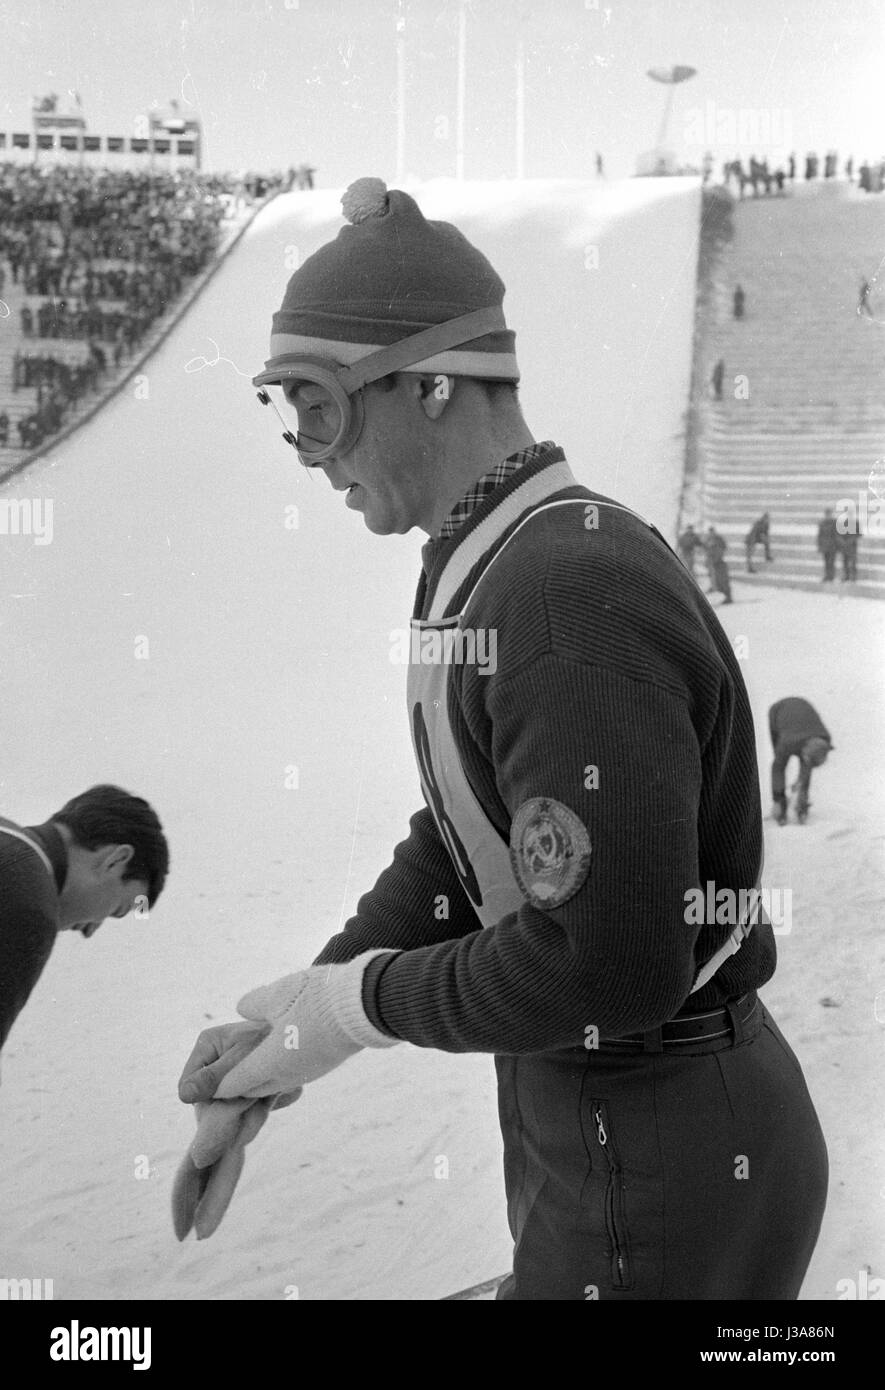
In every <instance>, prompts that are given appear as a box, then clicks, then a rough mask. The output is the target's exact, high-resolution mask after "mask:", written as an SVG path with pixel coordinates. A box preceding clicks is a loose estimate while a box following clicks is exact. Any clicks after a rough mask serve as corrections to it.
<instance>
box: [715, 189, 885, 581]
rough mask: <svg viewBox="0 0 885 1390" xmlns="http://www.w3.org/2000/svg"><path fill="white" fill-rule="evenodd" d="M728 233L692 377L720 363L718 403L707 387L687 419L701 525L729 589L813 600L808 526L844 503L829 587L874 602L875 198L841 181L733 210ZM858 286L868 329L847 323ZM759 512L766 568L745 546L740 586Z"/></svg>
mask: <svg viewBox="0 0 885 1390" xmlns="http://www.w3.org/2000/svg"><path fill="white" fill-rule="evenodd" d="M734 226H735V235H734V239H733V241H732V242H731V243H730V244H729V245H728V247H727V248H726V250H725V251H724V253H723V255H722V257H721V259H720V260H719V262H718V266H717V269H716V272H715V291H714V296H713V301H714V302H713V306H712V315H713V323H712V324H711V325H708V330H707V333H706V335H705V338H706V347H705V355H706V356H707V357H708V358H709V360H708V361H707V362H706V363H705V370H704V371H703V372H702V373H701V376H702V378H703V377H705V378H706V381H707V382H709V380H710V375H711V373H712V370H713V367H714V365H715V363H716V361H717V359H718V358H719V357H721V358H722V359H723V360H724V362H725V379H724V384H723V399H722V401H716V400H714V399H713V393H712V390H711V389H708V391H707V392H706V394H705V395H704V398H703V400H702V401H701V404H700V410H699V413H698V414H699V418H698V425H699V459H700V478H699V480H698V481H699V483H700V495H699V502H700V520H701V522H702V524H703V525H704V526H707V525H711V524H712V525H714V526H715V527H716V529H717V530H719V531H720V532H721V533H722V534H723V535H724V537H725V538H726V540H727V541H728V554H727V559H728V560H729V562H730V565H731V569H732V575H733V577H734V578H736V579H738V580H740V581H741V582H745V583H750V584H753V583H756V584H759V583H763V584H775V585H783V584H786V585H798V586H800V587H809V588H812V587H813V588H819V587H820V580H821V574H822V572H823V564H822V561H821V557H820V556H819V555H818V553H817V549H816V539H817V523H818V521H819V520H820V518H821V516H822V515H823V511H824V508H825V507H831V508H832V509H833V510H834V512H836V513H837V514H838V510H839V508H838V504H839V502H840V500H841V499H848V498H850V499H851V500H852V501H853V502H854V505H855V506H856V507H857V508H858V509H860V508H861V507H862V506H866V518H867V519H866V521H864V520H863V517H862V519H861V529H862V531H863V532H864V533H865V534H864V536H863V538H862V539H861V541H860V545H859V550H858V579H857V582H856V583H852V584H844V585H843V584H841V583H840V582H839V581H838V580H837V585H838V587H839V588H840V589H842V590H844V591H850V592H853V593H862V594H873V595H877V596H881V597H885V198H883V197H882V196H876V195H868V194H863V193H861V192H860V191H859V190H858V189H857V188H856V186H855V187H852V186H851V185H850V184H848V183H847V182H845V181H842V180H840V181H831V182H828V183H816V184H811V185H804V184H803V185H800V184H798V183H797V184H796V186H795V191H794V192H793V193H792V194H791V196H788V197H782V198H777V197H767V198H762V197H760V198H758V199H754V198H747V199H745V200H744V201H743V202H741V203H739V204H737V205H736V207H735V209H734ZM877 271H878V272H879V278H878V281H877V280H875V279H874V277H875V276H876V274H877ZM864 278H866V279H867V280H869V282H870V284H871V286H872V294H871V296H870V304H871V308H872V309H873V313H874V317H873V318H870V317H868V316H866V315H858V313H857V303H858V291H859V287H860V282H861V280H862V279H864ZM738 284H740V285H742V286H743V289H744V292H745V294H746V304H745V309H744V317H743V318H742V319H735V318H734V317H733V313H732V295H733V292H734V288H735V286H736V285H738ZM735 378H738V380H737V382H736V381H735ZM744 379H745V380H744ZM744 397H746V398H744ZM871 475H872V477H871ZM879 492H881V494H882V501H881V504H879V503H878V493H879ZM879 505H881V509H882V514H881V518H879V517H878V512H877V508H878V506H879ZM763 511H768V512H770V513H771V549H772V554H773V557H774V558H773V561H772V563H771V564H766V563H765V562H764V561H763V559H762V552H761V548H758V549H757V551H756V558H755V561H754V563H755V564H756V567H757V573H756V574H755V575H749V574H747V572H746V565H745V561H744V536H745V534H746V532H747V530H748V529H749V527H750V525H751V524H752V522H753V521H754V520H755V519H756V517H758V516H759V515H760V514H761V513H762V512H763ZM876 529H878V530H879V531H880V532H881V534H879V535H875V534H872V532H874V531H875V530H876ZM839 568H840V569H841V565H840V567H839Z"/></svg>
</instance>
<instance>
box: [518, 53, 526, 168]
mask: <svg viewBox="0 0 885 1390" xmlns="http://www.w3.org/2000/svg"><path fill="white" fill-rule="evenodd" d="M516 177H517V178H518V179H524V178H525V44H524V42H523V40H522V39H521V38H520V39H519V40H518V41H517V44H516Z"/></svg>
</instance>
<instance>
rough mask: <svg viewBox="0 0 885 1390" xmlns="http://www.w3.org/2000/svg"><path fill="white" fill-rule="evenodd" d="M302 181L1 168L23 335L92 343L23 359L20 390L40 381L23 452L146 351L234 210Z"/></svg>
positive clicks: (0, 254)
mask: <svg viewBox="0 0 885 1390" xmlns="http://www.w3.org/2000/svg"><path fill="white" fill-rule="evenodd" d="M312 172H313V171H311V173H312ZM299 175H300V171H299ZM296 177H298V181H299V183H300V177H299V176H298V175H296V171H294V170H290V171H289V175H288V177H286V176H284V175H273V176H267V175H259V174H245V175H239V176H230V175H224V174H198V173H196V172H194V171H193V170H187V171H179V172H177V173H156V172H151V171H148V170H145V171H144V172H135V171H111V170H104V169H95V168H67V167H62V166H52V167H38V166H36V165H35V166H23V165H18V164H11V163H4V164H0V295H2V293H3V289H4V284H5V282H6V277H7V275H8V277H9V279H10V280H11V282H12V283H13V284H14V285H16V286H18V287H19V289H20V291H21V292H23V293H24V294H25V295H27V296H29V297H30V299H29V300H28V301H26V302H25V303H24V304H23V305H22V307H21V310H20V328H21V333H22V336H23V338H25V339H29V340H30V339H37V340H44V339H79V340H81V341H82V342H83V344H84V346H85V345H86V344H88V356H86V357H84V358H83V359H82V360H81V361H79V362H77V363H71V362H70V361H65V360H63V359H62V358H60V357H55V356H53V355H52V354H49V353H47V352H46V351H45V350H43V351H41V350H39V349H37V348H35V351H34V352H33V353H25V354H17V355H16V359H15V362H14V364H13V382H12V388H13V390H17V389H20V388H24V387H35V386H36V387H37V388H38V398H37V404H36V408H35V409H34V410H33V411H32V412H30V413H29V414H28V415H27V416H25V417H23V418H22V420H21V421H20V422H19V424H18V434H19V438H20V447H24V448H33V447H35V446H36V445H37V444H39V443H41V442H42V440H43V439H45V438H46V437H47V435H50V434H52V433H54V432H55V431H56V430H57V429H59V428H60V427H61V425H62V424H63V423H64V421H65V417H66V414H67V412H68V410H69V409H70V407H71V406H72V404H73V403H74V402H75V401H76V400H77V399H78V398H79V397H81V396H83V395H84V394H85V393H88V392H90V391H93V390H96V389H97V388H98V385H99V379H100V377H101V375H102V373H103V372H104V371H105V370H106V369H107V368H108V367H109V366H110V364H111V363H112V362H113V363H114V365H115V366H119V365H120V363H121V361H122V359H123V357H124V356H125V355H126V354H128V353H131V352H132V351H134V350H135V349H136V348H137V346H138V344H139V343H140V342H141V340H142V339H143V338H144V336H145V334H146V333H147V331H148V329H149V328H150V326H151V324H152V323H154V321H155V320H156V319H158V318H160V317H162V316H163V315H164V314H165V313H166V311H167V310H168V309H169V307H170V306H171V305H172V303H173V302H174V301H175V300H176V299H177V297H178V296H179V295H180V294H181V292H182V290H183V288H184V286H185V283H186V281H187V280H189V279H190V278H191V277H192V276H194V275H196V274H197V273H198V272H199V271H200V270H202V269H203V268H204V267H205V266H206V265H207V264H208V263H209V262H210V260H211V259H212V257H213V256H214V255H215V253H216V251H217V248H218V245H219V241H220V238H221V230H222V222H223V220H224V218H225V216H226V215H227V214H228V213H229V212H230V211H231V210H235V209H237V208H241V207H242V206H243V204H244V203H245V204H248V203H252V202H255V201H259V200H263V199H264V198H266V197H267V196H268V195H269V194H271V193H272V192H274V191H276V190H278V189H280V188H281V187H282V188H288V187H291V186H292V184H293V183H294V182H295V180H296ZM10 435H11V430H10V423H9V418H8V415H7V414H6V412H5V411H2V412H0V447H2V446H4V445H10V446H12V447H19V445H18V444H17V443H16V442H15V441H14V440H13V439H11V438H10Z"/></svg>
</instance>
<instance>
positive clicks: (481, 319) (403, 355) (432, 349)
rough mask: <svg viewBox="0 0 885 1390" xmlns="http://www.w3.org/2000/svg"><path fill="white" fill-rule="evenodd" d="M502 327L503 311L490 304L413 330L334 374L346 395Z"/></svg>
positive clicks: (503, 324) (497, 330) (503, 326)
mask: <svg viewBox="0 0 885 1390" xmlns="http://www.w3.org/2000/svg"><path fill="white" fill-rule="evenodd" d="M504 328H506V324H505V322H504V311H503V310H502V309H501V306H500V305H498V304H490V305H487V306H486V308H484V309H474V310H473V311H472V313H469V314H462V315H461V316H460V318H457V319H446V320H445V322H444V323H434V324H432V325H431V326H430V328H425V329H423V330H422V332H420V333H413V334H412V336H411V337H410V338H401V339H400V341H399V342H398V343H391V345H390V347H386V348H381V349H380V351H378V352H372V353H369V355H368V356H367V357H361V358H360V360H359V361H358V362H354V363H353V365H352V366H350V367H343V368H342V369H341V370H340V371H338V372H336V374H335V375H336V376H337V378H338V380H339V381H340V382H341V385H342V386H343V387H344V389H345V391H346V392H347V394H348V395H350V394H351V393H352V392H353V391H358V390H359V389H360V387H361V386H365V385H367V383H368V382H370V381H379V380H380V378H381V377H383V376H389V375H390V373H391V372H398V371H399V370H400V368H401V367H411V366H413V365H414V363H416V362H423V361H424V359H425V357H434V356H435V355H436V354H437V353H438V352H444V351H445V350H446V349H447V348H452V347H460V346H461V345H462V344H463V343H472V342H473V340H474V339H475V338H482V337H484V336H485V334H486V333H495V332H500V331H501V330H502V329H504Z"/></svg>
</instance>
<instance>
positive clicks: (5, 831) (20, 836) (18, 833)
mask: <svg viewBox="0 0 885 1390" xmlns="http://www.w3.org/2000/svg"><path fill="white" fill-rule="evenodd" d="M0 835H9V836H10V837H11V838H12V839H13V840H21V841H22V842H23V843H24V844H26V845H30V847H31V849H32V850H33V851H34V853H35V854H36V855H37V856H38V858H39V859H40V860H41V861H42V863H43V867H44V869H45V870H46V872H47V873H48V875H49V877H50V878H51V879H52V882H53V883H55V870H54V869H53V867H52V863H51V861H50V858H49V855H48V854H47V853H46V851H45V850H44V849H43V848H42V846H41V845H38V844H37V842H36V840H32V839H31V837H30V835H26V834H25V833H24V831H23V830H12V829H10V827H9V826H8V825H0Z"/></svg>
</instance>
